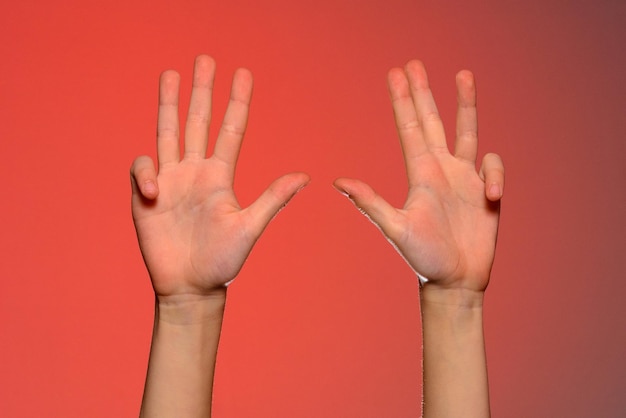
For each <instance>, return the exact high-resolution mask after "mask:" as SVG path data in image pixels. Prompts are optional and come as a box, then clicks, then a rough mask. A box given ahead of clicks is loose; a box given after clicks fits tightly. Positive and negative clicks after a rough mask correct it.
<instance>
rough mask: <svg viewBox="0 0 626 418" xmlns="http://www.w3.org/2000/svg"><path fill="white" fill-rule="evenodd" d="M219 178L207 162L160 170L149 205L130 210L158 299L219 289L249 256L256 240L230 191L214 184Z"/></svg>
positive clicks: (141, 205)
mask: <svg viewBox="0 0 626 418" xmlns="http://www.w3.org/2000/svg"><path fill="white" fill-rule="evenodd" d="M220 174H221V173H219V170H216V167H215V164H214V161H212V160H210V159H209V160H198V161H183V162H181V163H180V164H179V165H178V166H176V167H171V168H166V169H163V170H161V172H160V173H159V176H158V183H159V189H160V193H159V198H158V199H157V201H156V202H154V204H150V203H147V204H146V202H144V201H142V200H141V199H137V201H136V202H135V205H133V214H134V218H135V224H136V227H137V234H138V236H139V241H140V245H141V249H142V252H143V254H144V258H145V259H146V262H147V263H148V265H149V266H150V272H151V277H152V280H153V283H154V286H155V289H156V290H157V292H158V293H160V294H172V293H181V292H197V291H201V290H202V289H210V288H216V287H219V286H221V285H223V284H224V283H226V282H228V281H230V280H232V279H233V278H234V277H235V276H236V274H237V273H238V271H239V269H240V268H241V265H242V264H243V261H244V260H245V258H246V256H247V255H248V253H249V252H250V250H251V248H252V245H253V244H254V241H255V239H254V238H253V237H251V233H250V231H249V230H248V227H247V225H246V224H245V219H243V217H242V214H241V212H240V207H239V206H238V204H237V200H236V198H235V195H234V194H233V192H232V190H230V189H228V188H224V187H223V186H222V187H220V185H219V184H216V182H215V178H219V177H220ZM181 278H183V280H181ZM180 287H186V288H180Z"/></svg>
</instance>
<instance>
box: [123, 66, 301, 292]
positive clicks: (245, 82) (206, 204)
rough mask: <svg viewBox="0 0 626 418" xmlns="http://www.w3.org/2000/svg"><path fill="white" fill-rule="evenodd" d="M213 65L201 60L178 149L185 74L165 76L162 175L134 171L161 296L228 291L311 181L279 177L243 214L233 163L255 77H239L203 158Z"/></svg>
mask: <svg viewBox="0 0 626 418" xmlns="http://www.w3.org/2000/svg"><path fill="white" fill-rule="evenodd" d="M214 75H215V63H214V61H213V60H212V59H211V58H210V57H208V56H199V57H198V58H197V59H196V64H195V68H194V81H193V89H192V96H191V102H190V107H189V114H188V117H187V123H186V128H185V141H184V144H185V149H184V156H183V158H182V160H181V159H180V151H179V134H178V132H179V123H178V91H179V84H180V77H179V76H178V74H177V73H175V72H174V71H166V72H164V73H163V74H162V76H161V80H160V87H159V116H158V127H157V149H158V165H159V169H158V174H157V173H156V171H155V168H154V163H153V162H152V160H151V159H150V158H149V157H139V158H137V159H136V160H135V162H134V164H133V167H132V169H131V181H132V185H133V196H132V211H133V219H134V221H135V227H136V230H137V236H138V239H139V244H140V247H141V251H142V254H143V257H144V260H145V262H146V266H147V267H148V271H149V272H150V277H151V279H152V284H153V287H154V289H155V292H156V293H157V295H158V296H171V295H204V294H207V293H210V292H211V291H213V290H216V289H219V288H223V287H224V286H225V285H226V284H228V282H230V281H232V280H233V279H234V278H235V276H236V275H237V273H238V272H239V270H240V269H241V267H242V265H243V263H244V261H245V259H246V257H247V256H248V254H249V253H250V251H251V249H252V247H253V245H254V243H255V242H256V240H257V239H258V238H259V236H260V235H261V233H262V232H263V230H264V229H265V227H266V226H267V224H268V223H269V222H270V220H271V219H272V218H273V217H274V216H275V214H276V213H277V212H278V211H279V210H280V209H281V208H282V207H283V206H284V205H285V204H286V203H287V201H288V200H289V199H290V198H291V197H292V196H293V195H294V194H295V193H296V192H297V191H298V190H299V189H301V188H302V187H303V186H304V185H306V183H307V182H308V176H307V175H306V174H304V173H292V174H288V175H285V176H283V177H281V178H279V179H278V180H276V181H275V182H274V183H272V185H270V187H269V188H268V189H267V190H266V191H265V192H264V193H263V194H262V195H261V196H260V197H259V198H258V199H257V200H256V201H255V202H254V203H253V204H252V205H250V206H249V207H247V208H245V209H242V208H241V207H240V206H239V204H238V202H237V198H236V196H235V194H234V191H233V180H234V175H235V166H236V163H237V158H238V155H239V150H240V147H241V142H242V140H243V136H244V133H245V129H246V124H247V120H248V110H249V105H250V99H251V95H252V76H251V74H250V73H249V71H247V70H243V69H240V70H238V71H237V72H236V73H235V76H234V79H233V85H232V91H231V98H230V102H229V104H228V108H227V111H226V114H225V116H224V121H223V123H222V126H221V129H220V132H219V134H218V138H217V141H216V144H215V147H214V150H213V154H212V155H211V156H210V157H208V158H207V157H206V151H207V146H208V145H207V144H208V128H209V123H210V115H211V93H212V89H213V79H214Z"/></svg>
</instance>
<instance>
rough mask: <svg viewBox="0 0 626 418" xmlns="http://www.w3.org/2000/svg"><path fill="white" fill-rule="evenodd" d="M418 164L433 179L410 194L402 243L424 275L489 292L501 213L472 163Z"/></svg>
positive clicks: (447, 158) (438, 159)
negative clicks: (499, 213) (491, 200)
mask: <svg viewBox="0 0 626 418" xmlns="http://www.w3.org/2000/svg"><path fill="white" fill-rule="evenodd" d="M417 164H418V165H419V166H420V171H422V172H423V173H424V174H423V175H421V177H423V178H428V179H429V181H428V182H427V183H425V184H418V185H415V186H414V187H412V188H411V189H410V190H409V195H408V198H407V201H406V203H405V205H404V208H403V209H401V210H399V212H400V213H401V214H402V215H403V216H402V217H401V218H400V219H402V220H403V225H402V229H403V230H404V233H403V234H401V235H400V236H399V237H398V238H397V241H396V245H397V246H398V248H399V250H400V251H401V252H402V254H403V255H404V256H405V258H406V259H407V261H408V262H409V264H410V265H411V266H413V268H414V269H416V270H417V271H418V272H419V273H420V274H422V275H424V276H425V277H427V278H428V279H430V280H433V281H437V282H439V283H442V284H451V283H459V284H460V282H463V284H462V285H463V286H467V287H471V288H484V287H485V286H486V285H487V283H486V280H487V278H488V277H489V270H490V266H491V263H492V260H493V256H494V249H495V238H496V234H497V227H498V212H497V210H495V209H494V208H492V205H491V204H490V203H489V202H488V201H487V200H486V199H485V192H484V182H483V181H482V180H481V179H480V178H479V177H478V175H477V174H476V170H475V169H474V167H473V166H472V165H470V164H466V163H464V162H460V161H458V160H456V158H455V157H453V156H451V155H449V154H447V155H446V154H442V155H432V154H429V155H427V156H424V157H423V158H421V159H420V160H419V161H417Z"/></svg>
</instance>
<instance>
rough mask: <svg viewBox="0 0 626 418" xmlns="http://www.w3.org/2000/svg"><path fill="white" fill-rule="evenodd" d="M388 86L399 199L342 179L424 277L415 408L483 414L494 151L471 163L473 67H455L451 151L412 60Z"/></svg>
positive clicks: (497, 164) (495, 192)
mask: <svg viewBox="0 0 626 418" xmlns="http://www.w3.org/2000/svg"><path fill="white" fill-rule="evenodd" d="M388 83H389V91H390V96H391V101H392V104H393V109H394V115H395V119H396V125H397V128H398V133H399V137H400V143H401V145H402V151H403V155H404V160H405V164H406V171H407V176H408V182H409V192H408V196H407V200H406V203H405V205H404V207H403V208H400V209H397V208H394V207H392V206H391V205H390V204H389V203H387V202H386V201H385V200H384V199H383V198H382V197H381V196H379V195H378V194H377V193H376V192H375V191H374V190H373V189H372V188H371V187H369V186H368V185H366V184H365V183H363V182H360V181H358V180H353V179H346V178H341V179H337V180H336V181H335V187H336V188H337V189H338V190H339V191H341V192H343V193H344V194H346V195H348V197H350V198H351V199H352V201H353V202H354V204H355V205H356V206H357V207H359V208H360V209H362V210H363V211H364V212H365V213H367V215H368V216H369V218H370V219H371V220H372V221H373V222H374V223H375V224H377V225H378V226H379V227H380V229H381V230H382V232H383V234H384V235H385V236H386V237H387V238H388V239H389V240H390V241H391V242H393V244H394V245H395V246H396V248H397V249H398V251H399V252H400V254H401V255H402V256H403V258H404V259H405V260H406V261H407V262H408V263H409V265H410V266H411V267H412V268H413V269H414V271H415V272H416V273H417V274H419V276H420V277H421V279H420V280H422V282H423V286H422V289H421V309H422V320H423V330H424V332H423V336H424V410H423V413H424V416H425V417H437V418H446V417H459V416H463V417H475V418H485V417H488V416H489V390H488V383H487V370H486V362H485V348H484V342H483V330H482V302H483V296H484V291H485V289H486V287H487V284H488V283H489V276H490V272H491V266H492V263H493V258H494V254H495V244H496V236H497V230H498V219H499V201H500V198H501V197H502V190H503V186H504V169H503V166H502V162H501V160H500V158H499V157H498V156H497V155H495V154H487V155H486V156H485V158H484V159H483V163H482V167H481V169H480V170H478V171H477V170H476V166H475V164H476V154H477V147H478V142H477V138H478V137H477V122H476V90H475V85H474V78H473V75H472V74H471V73H470V72H468V71H462V72H460V73H459V74H458V75H457V91H458V102H459V107H458V112H457V132H456V142H455V147H454V153H450V151H449V149H448V145H447V143H446V138H445V134H444V129H443V124H442V123H441V119H440V118H439V113H438V111H437V107H436V105H435V101H434V99H433V96H432V93H431V91H430V87H429V84H428V79H427V76H426V71H425V69H424V66H423V64H422V63H421V62H419V61H411V62H409V63H408V64H407V65H406V66H405V67H404V68H403V69H400V68H394V69H392V70H391V71H390V72H389V77H388Z"/></svg>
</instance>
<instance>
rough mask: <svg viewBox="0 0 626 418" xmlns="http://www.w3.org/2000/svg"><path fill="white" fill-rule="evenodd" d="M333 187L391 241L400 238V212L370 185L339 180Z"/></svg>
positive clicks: (353, 180) (351, 180)
mask: <svg viewBox="0 0 626 418" xmlns="http://www.w3.org/2000/svg"><path fill="white" fill-rule="evenodd" d="M333 186H334V187H335V189H337V191H339V192H340V193H343V194H344V195H346V196H347V197H348V198H349V199H350V200H351V201H352V203H354V206H356V208H357V209H358V210H359V211H360V212H361V213H362V214H363V215H365V216H366V217H367V218H368V219H369V220H370V221H371V222H372V223H373V224H374V225H376V226H377V227H378V228H379V229H381V230H382V232H383V233H384V234H385V235H386V236H387V237H388V238H389V239H391V240H394V239H395V238H396V237H398V236H400V233H401V230H400V228H399V227H398V225H399V222H397V221H398V216H399V212H398V211H397V210H396V208H394V207H393V206H391V205H390V204H389V203H387V201H386V200H385V199H383V197H381V196H380V195H379V194H378V193H376V192H375V191H374V189H372V188H371V187H370V186H369V185H367V184H365V183H363V182H362V181H360V180H355V179H348V178H339V179H337V180H335V181H334V183H333Z"/></svg>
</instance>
